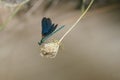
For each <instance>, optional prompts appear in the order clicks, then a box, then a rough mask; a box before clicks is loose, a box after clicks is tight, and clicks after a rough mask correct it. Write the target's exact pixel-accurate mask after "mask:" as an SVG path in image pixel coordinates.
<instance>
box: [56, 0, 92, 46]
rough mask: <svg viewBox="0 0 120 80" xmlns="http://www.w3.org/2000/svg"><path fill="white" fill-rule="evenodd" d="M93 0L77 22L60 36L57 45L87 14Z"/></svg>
mask: <svg viewBox="0 0 120 80" xmlns="http://www.w3.org/2000/svg"><path fill="white" fill-rule="evenodd" d="M93 2H94V0H91V2H90V4H89V5H88V7H87V9H86V10H85V11H84V12H83V13H82V15H81V16H80V17H79V18H78V20H77V21H76V22H75V23H74V24H73V25H72V27H70V28H69V29H68V31H67V32H66V33H65V34H64V35H63V36H62V38H61V39H60V40H59V41H58V44H60V43H61V41H62V40H63V39H64V38H65V37H66V36H67V35H68V33H70V31H71V30H72V29H73V28H74V27H75V26H76V25H77V24H78V22H79V21H80V20H81V19H82V18H83V17H84V15H85V14H86V13H87V12H88V10H89V9H90V7H91V5H92V4H93Z"/></svg>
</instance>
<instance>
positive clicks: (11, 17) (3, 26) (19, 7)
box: [0, 0, 29, 31]
mask: <svg viewBox="0 0 120 80" xmlns="http://www.w3.org/2000/svg"><path fill="white" fill-rule="evenodd" d="M28 1H29V0H26V1H24V2H22V3H21V4H20V5H19V6H18V7H17V8H16V9H15V11H14V12H13V13H12V14H11V15H10V16H9V17H8V19H7V20H6V21H5V22H4V23H3V24H2V25H0V31H1V30H2V29H4V28H5V26H6V25H7V24H8V23H9V21H11V20H12V19H13V17H14V16H15V15H16V14H17V12H18V11H19V10H20V9H21V7H22V6H23V5H24V4H26V3H27V2H28Z"/></svg>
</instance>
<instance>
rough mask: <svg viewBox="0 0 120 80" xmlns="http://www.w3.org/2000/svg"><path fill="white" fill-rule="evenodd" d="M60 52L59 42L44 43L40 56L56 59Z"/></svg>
mask: <svg viewBox="0 0 120 80" xmlns="http://www.w3.org/2000/svg"><path fill="white" fill-rule="evenodd" d="M58 50H59V44H58V42H50V43H44V44H42V45H41V48H40V51H41V53H40V55H41V56H43V57H48V58H55V57H56V55H57V53H58Z"/></svg>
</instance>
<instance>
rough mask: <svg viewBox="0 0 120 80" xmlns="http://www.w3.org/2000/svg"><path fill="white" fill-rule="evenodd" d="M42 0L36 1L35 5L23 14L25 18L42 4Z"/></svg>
mask: <svg viewBox="0 0 120 80" xmlns="http://www.w3.org/2000/svg"><path fill="white" fill-rule="evenodd" d="M43 1H44V0H38V1H37V2H36V3H35V5H34V6H33V7H32V8H31V9H30V10H29V11H28V12H27V13H26V14H25V16H30V15H31V14H32V13H33V12H34V11H35V10H37V8H38V7H39V6H40V5H41V4H42V2H43Z"/></svg>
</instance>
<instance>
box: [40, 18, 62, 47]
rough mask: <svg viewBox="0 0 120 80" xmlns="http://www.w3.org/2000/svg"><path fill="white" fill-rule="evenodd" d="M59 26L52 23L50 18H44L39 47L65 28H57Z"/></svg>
mask: <svg viewBox="0 0 120 80" xmlns="http://www.w3.org/2000/svg"><path fill="white" fill-rule="evenodd" d="M57 26H58V24H54V23H52V21H51V19H50V18H46V17H43V19H42V33H41V35H42V39H41V40H40V42H38V44H39V45H41V44H42V43H43V42H44V41H45V40H47V39H48V38H49V37H51V36H52V35H53V34H54V33H56V32H58V31H59V30H61V29H62V28H63V27H64V26H61V27H60V28H58V29H57V30H56V28H57Z"/></svg>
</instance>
